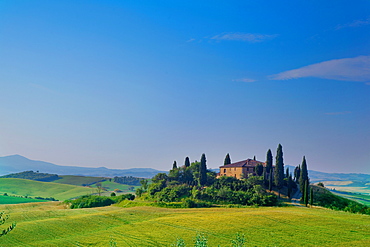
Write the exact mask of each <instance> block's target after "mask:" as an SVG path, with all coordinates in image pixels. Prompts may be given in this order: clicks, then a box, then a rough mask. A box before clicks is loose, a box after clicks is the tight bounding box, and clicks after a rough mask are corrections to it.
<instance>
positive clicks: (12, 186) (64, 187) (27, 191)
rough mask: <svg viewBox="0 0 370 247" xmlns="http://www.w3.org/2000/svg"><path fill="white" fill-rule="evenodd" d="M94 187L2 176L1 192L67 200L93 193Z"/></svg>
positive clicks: (0, 179) (0, 182)
mask: <svg viewBox="0 0 370 247" xmlns="http://www.w3.org/2000/svg"><path fill="white" fill-rule="evenodd" d="M92 192H95V191H93V189H91V188H87V187H82V186H75V185H69V184H57V183H52V182H39V181H33V180H27V179H19V178H0V194H3V193H8V194H9V195H21V196H32V197H34V196H40V197H44V198H46V197H54V198H55V199H57V200H67V199H70V198H74V197H77V196H81V195H87V194H91V193H92Z"/></svg>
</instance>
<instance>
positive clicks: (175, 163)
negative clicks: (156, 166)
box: [172, 160, 177, 170]
mask: <svg viewBox="0 0 370 247" xmlns="http://www.w3.org/2000/svg"><path fill="white" fill-rule="evenodd" d="M175 169H177V162H176V160H175V161H174V162H173V165H172V170H175Z"/></svg>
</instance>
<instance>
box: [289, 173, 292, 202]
mask: <svg viewBox="0 0 370 247" xmlns="http://www.w3.org/2000/svg"><path fill="white" fill-rule="evenodd" d="M292 186H293V179H292V175H291V174H289V176H288V197H289V199H291V198H292Z"/></svg>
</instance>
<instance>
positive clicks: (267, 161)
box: [266, 149, 272, 173]
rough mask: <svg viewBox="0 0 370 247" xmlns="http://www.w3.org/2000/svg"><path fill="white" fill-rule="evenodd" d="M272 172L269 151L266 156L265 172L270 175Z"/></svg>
mask: <svg viewBox="0 0 370 247" xmlns="http://www.w3.org/2000/svg"><path fill="white" fill-rule="evenodd" d="M271 171H272V153H271V150H270V149H269V150H268V151H267V154H266V172H267V173H270V172H271Z"/></svg>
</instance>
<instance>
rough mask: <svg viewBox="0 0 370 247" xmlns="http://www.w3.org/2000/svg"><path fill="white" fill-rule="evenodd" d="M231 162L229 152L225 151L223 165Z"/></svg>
mask: <svg viewBox="0 0 370 247" xmlns="http://www.w3.org/2000/svg"><path fill="white" fill-rule="evenodd" d="M229 164H231V159H230V154H229V153H227V154H226V157H225V160H224V166H226V165H229Z"/></svg>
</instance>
